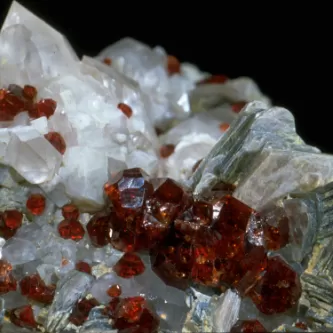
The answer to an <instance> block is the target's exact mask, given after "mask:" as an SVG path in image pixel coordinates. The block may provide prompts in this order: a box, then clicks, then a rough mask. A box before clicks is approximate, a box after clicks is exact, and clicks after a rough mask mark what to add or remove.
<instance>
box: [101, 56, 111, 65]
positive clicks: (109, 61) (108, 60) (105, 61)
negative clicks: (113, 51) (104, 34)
mask: <svg viewBox="0 0 333 333" xmlns="http://www.w3.org/2000/svg"><path fill="white" fill-rule="evenodd" d="M103 62H104V64H105V65H108V66H111V64H112V60H111V58H105V59H104V60H103Z"/></svg>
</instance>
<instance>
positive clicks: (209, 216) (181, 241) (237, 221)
mask: <svg viewBox="0 0 333 333" xmlns="http://www.w3.org/2000/svg"><path fill="white" fill-rule="evenodd" d="M252 214H253V211H252V209H251V208H250V207H248V206H246V205H244V204H243V203H242V202H240V201H238V200H237V199H235V198H233V197H231V196H230V195H225V196H223V197H222V198H220V199H218V200H217V199H214V200H213V201H212V203H210V202H207V201H201V200H195V201H194V202H193V204H192V205H190V206H188V208H187V209H186V210H185V211H184V212H183V213H182V214H179V215H178V217H177V219H176V220H175V222H174V229H172V230H171V232H170V233H169V235H168V238H167V239H166V240H165V242H164V244H161V245H160V246H159V247H157V248H155V249H153V250H152V252H151V257H152V262H153V269H154V271H155V272H156V274H157V275H159V276H160V278H162V279H163V281H164V282H165V283H166V284H170V285H172V286H175V287H178V288H182V289H185V288H187V287H188V284H189V282H190V280H192V281H194V282H196V283H200V284H203V285H206V286H212V287H219V286H222V285H223V284H227V285H234V284H236V282H237V281H238V280H239V279H240V277H241V275H242V274H245V270H244V269H243V268H242V265H241V259H243V258H245V256H246V255H247V253H249V251H250V249H248V248H247V247H246V229H247V224H248V222H249V220H250V217H251V216H252ZM173 233H174V234H173ZM262 259H263V258H262V257H258V259H256V257H255V256H254V259H252V261H256V260H257V261H258V262H259V261H260V260H262ZM257 266H258V267H259V268H258V269H257ZM254 267H255V268H256V270H255V271H256V274H259V273H260V272H261V271H260V267H261V266H260V265H259V264H258V265H253V268H254ZM251 270H252V267H251ZM253 274H254V273H253ZM252 278H253V277H252Z"/></svg>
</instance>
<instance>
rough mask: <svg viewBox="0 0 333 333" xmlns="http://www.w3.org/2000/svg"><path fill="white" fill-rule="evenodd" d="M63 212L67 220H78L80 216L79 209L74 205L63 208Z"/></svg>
mask: <svg viewBox="0 0 333 333" xmlns="http://www.w3.org/2000/svg"><path fill="white" fill-rule="evenodd" d="M61 212H62V216H63V217H64V218H65V219H66V220H77V219H78V218H79V216H80V212H79V209H78V208H77V207H76V206H75V205H72V204H68V205H65V206H63V207H62V209H61Z"/></svg>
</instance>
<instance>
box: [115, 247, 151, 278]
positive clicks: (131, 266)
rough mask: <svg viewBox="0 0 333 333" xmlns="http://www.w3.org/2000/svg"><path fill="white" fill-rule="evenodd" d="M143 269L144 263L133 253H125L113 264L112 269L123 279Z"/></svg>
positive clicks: (139, 272)
mask: <svg viewBox="0 0 333 333" xmlns="http://www.w3.org/2000/svg"><path fill="white" fill-rule="evenodd" d="M144 270H145V265H144V263H143V262H142V260H141V258H140V257H139V256H138V255H136V254H135V253H125V254H124V255H123V256H122V257H121V258H120V259H119V261H118V262H117V263H116V264H115V265H114V266H113V271H114V272H116V273H117V274H118V275H119V276H121V277H122V278H125V279H129V278H131V277H133V276H136V275H140V274H142V273H143V272H144Z"/></svg>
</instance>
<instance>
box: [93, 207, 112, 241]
mask: <svg viewBox="0 0 333 333" xmlns="http://www.w3.org/2000/svg"><path fill="white" fill-rule="evenodd" d="M111 230H112V229H111V222H110V217H109V215H106V214H103V213H98V214H95V215H94V216H93V217H92V218H91V220H90V221H89V223H88V224H87V231H88V235H89V237H90V240H91V243H92V244H93V245H94V246H96V247H103V246H105V245H107V244H109V243H110V241H111V238H110V233H111Z"/></svg>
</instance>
